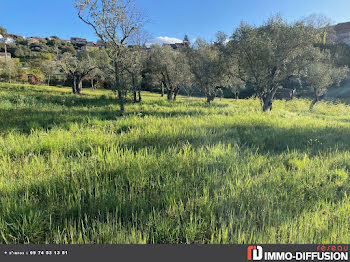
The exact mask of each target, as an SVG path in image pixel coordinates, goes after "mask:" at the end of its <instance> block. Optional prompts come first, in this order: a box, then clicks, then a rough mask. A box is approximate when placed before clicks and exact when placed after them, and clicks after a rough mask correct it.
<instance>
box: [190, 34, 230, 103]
mask: <svg viewBox="0 0 350 262" xmlns="http://www.w3.org/2000/svg"><path fill="white" fill-rule="evenodd" d="M186 54H187V58H188V61H189V65H190V71H191V73H192V75H193V78H194V84H195V85H198V86H199V87H200V89H201V91H202V92H203V93H204V94H205V95H206V97H207V102H208V103H209V104H210V103H211V102H212V101H214V99H215V97H216V96H217V91H218V89H219V88H221V87H222V86H223V85H224V84H225V79H224V61H223V56H222V55H221V53H220V50H219V48H218V46H216V45H212V44H209V43H207V42H205V41H203V40H201V39H199V40H197V41H196V43H195V45H194V47H192V48H187V49H186Z"/></svg>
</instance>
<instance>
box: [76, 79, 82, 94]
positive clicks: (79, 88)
mask: <svg viewBox="0 0 350 262" xmlns="http://www.w3.org/2000/svg"><path fill="white" fill-rule="evenodd" d="M82 92H83V79H82V78H79V81H78V87H77V90H76V93H77V94H78V95H81V94H82Z"/></svg>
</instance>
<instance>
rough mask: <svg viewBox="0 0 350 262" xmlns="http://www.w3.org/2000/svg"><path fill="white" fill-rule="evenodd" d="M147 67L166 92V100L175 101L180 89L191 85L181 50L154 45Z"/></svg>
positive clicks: (187, 67)
mask: <svg viewBox="0 0 350 262" xmlns="http://www.w3.org/2000/svg"><path fill="white" fill-rule="evenodd" d="M148 66H149V67H150V68H151V72H152V74H153V75H154V76H156V78H158V79H159V80H160V82H161V84H162V85H163V86H164V87H165V89H166V90H167V93H168V95H167V98H168V100H176V97H177V95H178V93H179V91H180V89H181V88H183V87H185V86H188V85H191V83H192V81H191V78H192V76H191V73H190V70H189V65H188V63H187V59H186V56H185V54H184V52H182V51H181V50H174V49H172V48H171V47H170V46H163V47H161V46H159V45H154V46H152V48H151V52H150V54H149V61H148Z"/></svg>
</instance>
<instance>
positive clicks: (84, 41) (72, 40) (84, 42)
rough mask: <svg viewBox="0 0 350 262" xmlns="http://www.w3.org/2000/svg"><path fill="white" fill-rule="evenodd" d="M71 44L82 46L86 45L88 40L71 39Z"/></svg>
mask: <svg viewBox="0 0 350 262" xmlns="http://www.w3.org/2000/svg"><path fill="white" fill-rule="evenodd" d="M70 42H71V43H72V44H80V45H86V44H87V40H86V39H85V38H79V37H71V38H70Z"/></svg>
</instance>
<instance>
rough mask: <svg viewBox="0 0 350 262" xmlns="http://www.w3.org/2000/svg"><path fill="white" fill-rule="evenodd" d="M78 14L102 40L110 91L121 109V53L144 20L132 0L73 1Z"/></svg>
mask: <svg viewBox="0 0 350 262" xmlns="http://www.w3.org/2000/svg"><path fill="white" fill-rule="evenodd" d="M76 8H77V10H78V17H79V18H80V19H81V20H82V21H83V22H84V23H86V24H87V25H89V26H91V27H92V28H93V29H94V31H95V33H96V35H97V36H98V37H99V38H100V39H101V40H102V41H103V42H104V43H105V45H106V48H107V53H108V56H109V57H110V59H111V62H112V65H113V75H114V90H115V91H116V92H117V93H118V97H119V105H120V111H121V113H123V112H124V110H125V108H124V104H125V96H126V91H127V90H126V89H125V88H124V87H125V86H124V85H123V84H122V83H121V77H122V75H123V74H124V73H125V72H124V71H125V70H124V68H125V60H126V57H127V56H126V55H125V52H126V50H127V45H128V40H129V39H130V37H131V36H132V34H133V33H134V31H141V30H142V28H143V26H144V24H145V22H146V19H145V16H144V15H143V14H142V13H141V12H140V11H139V10H138V8H137V6H136V3H135V1H134V0H76Z"/></svg>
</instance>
